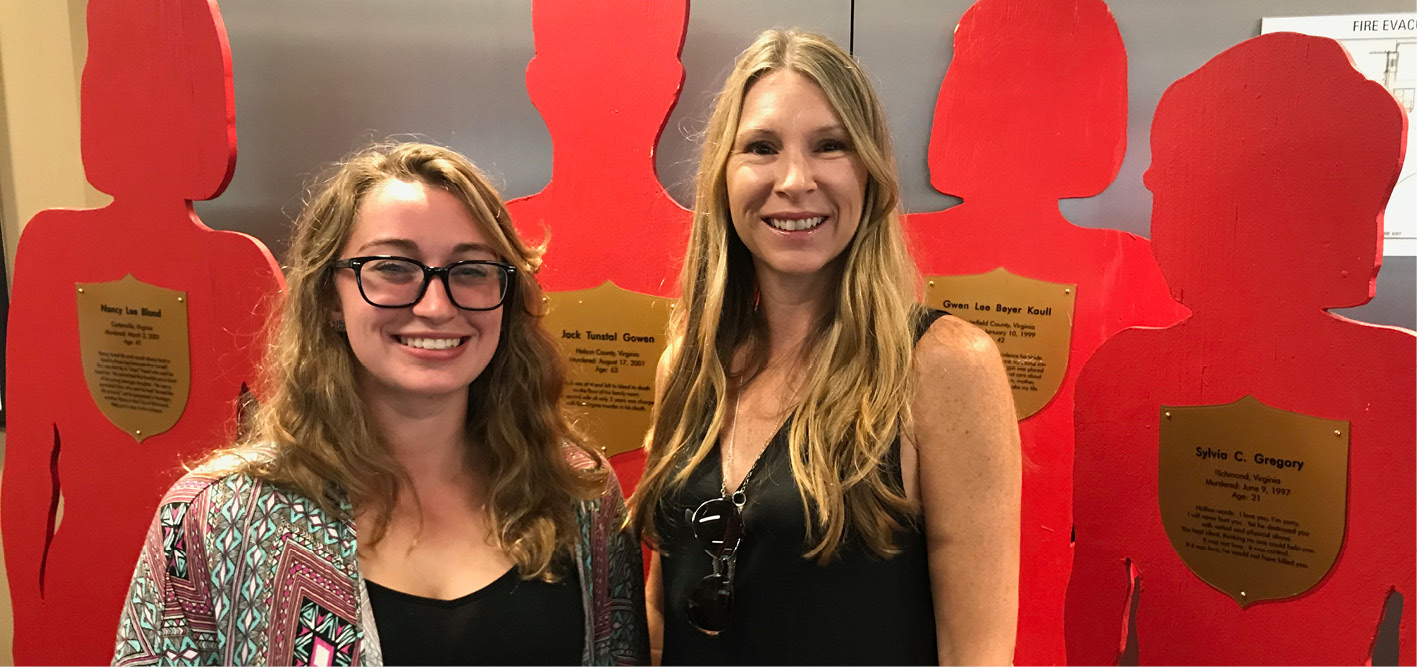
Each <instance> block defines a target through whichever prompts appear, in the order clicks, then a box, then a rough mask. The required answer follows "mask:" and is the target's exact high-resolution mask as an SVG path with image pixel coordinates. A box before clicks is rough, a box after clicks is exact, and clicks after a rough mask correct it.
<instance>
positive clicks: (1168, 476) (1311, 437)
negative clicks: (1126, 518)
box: [1157, 396, 1348, 607]
mask: <svg viewBox="0 0 1417 667" xmlns="http://www.w3.org/2000/svg"><path fill="white" fill-rule="evenodd" d="M1160 435H1161V449H1160V452H1159V454H1160V455H1159V457H1158V458H1159V466H1158V468H1159V470H1158V471H1157V499H1158V501H1159V502H1160V504H1161V523H1162V524H1163V525H1165V527H1166V536H1167V537H1168V538H1170V540H1171V546H1172V547H1174V548H1175V549H1176V553H1177V554H1179V555H1180V556H1181V560H1183V561H1185V563H1186V566H1187V567H1189V568H1191V571H1192V572H1194V573H1195V574H1196V576H1198V577H1200V578H1201V580H1203V581H1205V582H1206V583H1207V584H1210V585H1211V586H1214V587H1215V588H1216V589H1218V590H1220V592H1222V593H1225V594H1226V595H1229V596H1230V597H1231V598H1233V599H1234V600H1235V601H1236V602H1238V603H1240V606H1241V607H1244V606H1246V605H1249V604H1251V603H1254V602H1258V601H1260V600H1278V599H1282V598H1288V597H1293V596H1295V595H1299V594H1300V593H1303V592H1305V591H1307V590H1309V589H1310V588H1313V587H1314V585H1315V584H1317V583H1319V580H1320V579H1323V578H1324V575H1326V574H1328V571H1329V569H1331V568H1332V567H1333V563H1334V560H1335V559H1336V558H1338V549H1339V547H1340V546H1342V544H1343V532H1344V527H1345V517H1346V516H1347V514H1348V510H1347V503H1348V422H1346V421H1333V420H1328V419H1319V418H1317V417H1309V416H1306V415H1301V414H1297V413H1294V412H1286V411H1284V410H1278V409H1275V408H1271V407H1269V406H1267V405H1265V404H1263V403H1260V402H1259V401H1258V400H1256V399H1255V398H1254V397H1253V396H1246V397H1244V398H1242V399H1240V400H1238V401H1235V402H1234V403H1230V404H1228V405H1201V406H1183V407H1171V406H1165V405H1163V406H1161V434H1160Z"/></svg>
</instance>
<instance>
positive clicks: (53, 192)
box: [0, 0, 108, 665]
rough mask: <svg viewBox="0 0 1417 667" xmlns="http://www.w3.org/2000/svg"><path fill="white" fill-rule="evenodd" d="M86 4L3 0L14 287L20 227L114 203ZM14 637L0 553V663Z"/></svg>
mask: <svg viewBox="0 0 1417 667" xmlns="http://www.w3.org/2000/svg"><path fill="white" fill-rule="evenodd" d="M86 6H87V0H0V233H3V235H4V239H5V243H4V250H5V266H6V268H7V270H8V272H9V275H7V276H6V278H7V280H6V285H7V286H8V285H9V284H10V280H9V279H12V278H13V277H14V273H13V272H14V268H15V245H16V244H17V243H18V242H19V240H20V230H22V229H24V225H25V223H27V222H29V219H30V218H32V217H34V214H35V213H38V212H39V211H41V210H43V209H46V208H56V207H89V206H98V205H102V204H103V203H104V202H106V201H107V200H108V198H107V197H106V196H104V195H103V194H101V193H99V192H97V191H95V190H94V189H93V188H92V187H90V186H89V185H88V183H87V182H86V181H85V180H84V171H83V165H82V163H81V162H80V157H79V94H78V91H79V74H80V72H81V71H82V68H83V61H84V54H85V53H86V51H87V48H86V46H87V45H86V42H85V38H84V34H85V33H84V8H85V7H86ZM3 451H4V431H3V430H0V452H3ZM12 640H13V631H12V622H11V618H10V590H9V585H8V583H7V581H6V579H5V577H4V558H3V554H0V664H5V665H10V664H14V660H13V658H12V653H11V646H12Z"/></svg>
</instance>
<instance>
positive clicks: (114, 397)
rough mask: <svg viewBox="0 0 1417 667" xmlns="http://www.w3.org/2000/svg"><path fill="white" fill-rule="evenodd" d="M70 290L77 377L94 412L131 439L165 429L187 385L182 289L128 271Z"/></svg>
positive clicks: (180, 407)
mask: <svg viewBox="0 0 1417 667" xmlns="http://www.w3.org/2000/svg"><path fill="white" fill-rule="evenodd" d="M75 288H76V290H75V291H76V295H75V296H76V300H77V304H78V314H79V320H78V324H79V354H80V358H81V360H82V362H83V366H84V381H85V382H86V383H87V384H88V387H89V395H90V396H93V400H94V403H96V404H97V405H98V409H99V411H100V412H102V413H103V415H104V416H105V417H107V418H108V421H110V422H113V425H114V426H117V427H118V428H120V429H123V430H124V431H125V432H127V433H128V434H129V435H131V436H133V438H134V439H135V440H137V441H138V442H142V441H143V440H144V439H146V438H149V437H152V436H154V435H157V434H159V433H162V432H164V431H166V430H168V429H170V428H172V427H173V425H175V424H176V423H177V420H178V419H180V418H181V417H182V411H183V410H185V409H186V408H187V396H188V393H189V391H190V390H191V385H192V358H191V348H190V347H189V346H188V341H187V338H188V329H187V294H186V292H179V291H176V290H170V289H164V288H161V287H157V286H155V285H149V284H147V283H144V282H142V281H140V280H138V279H137V278H134V277H133V274H131V273H130V274H128V275H126V276H124V277H123V278H122V279H120V280H114V281H111V282H106V283H76V284H75Z"/></svg>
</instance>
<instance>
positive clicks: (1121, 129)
mask: <svg viewBox="0 0 1417 667" xmlns="http://www.w3.org/2000/svg"><path fill="white" fill-rule="evenodd" d="M1126 118H1127V63H1126V53H1125V51H1124V49H1123V47H1122V38H1121V35H1120V34H1119V32H1118V30H1117V24H1116V21H1114V20H1113V18H1112V15H1111V13H1110V11H1109V10H1108V9H1107V6H1106V4H1104V3H1103V2H1102V1H1101V0H1046V1H1043V2H1040V1H1038V0H981V1H980V2H977V3H975V4H974V6H973V7H971V8H970V9H969V10H968V11H967V12H965V14H964V16H963V18H962V19H961V20H960V23H959V27H958V29H957V30H956V31H955V35H954V58H953V60H952V61H951V62H950V66H949V69H948V71H947V72H946V74H945V79H944V83H943V84H942V85H941V87H940V96H939V100H938V103H937V106H936V108H935V119H934V130H933V132H932V134H931V138H930V148H929V165H930V180H931V183H932V184H934V186H935V188H936V189H938V190H940V191H941V192H945V193H948V194H952V195H956V196H958V197H961V198H963V199H964V203H962V204H960V205H958V206H956V207H954V208H951V209H948V210H945V211H941V212H937V213H917V214H913V215H909V216H907V217H906V224H907V226H908V228H909V229H910V231H911V234H912V236H913V237H914V238H913V240H914V244H915V246H916V247H915V251H916V258H917V261H918V263H919V265H920V269H921V271H922V272H923V273H924V274H926V275H972V274H981V273H987V272H990V271H992V270H994V269H996V268H999V267H1003V268H1005V269H1006V270H1008V271H1009V272H1010V273H1013V274H1015V275H1018V276H1023V277H1025V278H1031V279H1034V280H1040V281H1046V282H1050V283H1061V284H1067V285H1076V295H1075V302H1074V319H1073V322H1072V331H1071V335H1070V340H1069V341H1068V358H1067V362H1066V363H1067V368H1066V371H1065V375H1064V376H1063V378H1062V384H1061V386H1060V387H1059V389H1058V391H1057V394H1056V395H1055V396H1054V397H1053V399H1052V400H1051V402H1049V403H1048V404H1047V405H1045V406H1044V407H1043V408H1042V409H1041V410H1040V411H1038V412H1037V413H1035V414H1033V415H1032V416H1029V417H1027V418H1025V419H1023V420H1022V421H1021V422H1020V423H1019V429H1020V432H1021V436H1022V441H1023V452H1024V457H1025V465H1024V471H1023V506H1022V536H1021V538H1022V545H1021V547H1022V551H1021V554H1020V557H1021V561H1022V562H1021V564H1022V567H1021V572H1020V595H1019V628H1018V644H1017V650H1016V652H1015V661H1016V662H1017V663H1018V664H1061V663H1062V662H1063V661H1064V659H1065V655H1064V643H1063V626H1062V617H1063V598H1064V593H1065V590H1066V586H1067V577H1068V572H1069V568H1070V566H1071V561H1072V547H1071V544H1070V530H1071V528H1072V512H1071V507H1070V499H1071V498H1072V456H1073V442H1072V433H1073V424H1072V416H1073V383H1074V381H1075V379H1076V376H1077V372H1078V369H1080V368H1081V367H1082V364H1083V362H1085V361H1086V360H1087V358H1088V357H1089V356H1090V355H1091V354H1092V352H1093V351H1094V350H1096V349H1097V347H1098V346H1099V345H1101V344H1102V342H1103V341H1104V340H1106V339H1107V337H1108V336H1111V335H1112V334H1114V333H1116V332H1118V331H1120V330H1122V329H1123V328H1126V327H1128V326H1134V325H1144V324H1152V325H1162V324H1167V323H1170V322H1174V321H1176V319H1177V318H1179V317H1180V316H1181V314H1182V313H1183V312H1184V311H1182V310H1181V309H1180V308H1179V306H1178V305H1177V304H1176V303H1175V302H1174V301H1173V300H1172V299H1171V298H1170V297H1169V296H1168V295H1167V291H1166V285H1165V282H1164V281H1163V279H1162V277H1161V273H1160V271H1159V270H1158V269H1157V267H1156V262H1155V260H1154V259H1153V258H1152V256H1151V251H1150V247H1149V245H1148V243H1147V241H1146V239H1144V238H1141V237H1138V236H1135V235H1133V234H1128V233H1125V232H1121V231H1116V230H1112V229H1086V228H1082V227H1077V226H1074V225H1073V224H1071V223H1069V222H1068V221H1067V220H1066V219H1064V218H1063V216H1062V214H1061V213H1060V212H1059V211H1058V200H1059V199H1060V198H1068V197H1089V196H1093V195H1096V194H1097V193H1099V192H1101V191H1102V190H1104V189H1105V188H1106V187H1107V185H1108V184H1109V183H1111V182H1112V179H1113V178H1115V177H1116V175H1117V170H1118V169H1119V168H1120V166H1121V163H1122V157H1123V154H1124V153H1125V152H1126ZM931 305H933V306H935V307H939V306H940V304H938V303H934V304H931ZM955 314H957V315H961V316H964V317H966V318H969V315H970V314H969V313H964V312H958V311H955ZM971 319H972V318H971ZM1055 361H1056V360H1055Z"/></svg>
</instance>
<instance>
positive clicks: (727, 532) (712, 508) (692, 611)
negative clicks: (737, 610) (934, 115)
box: [686, 494, 743, 636]
mask: <svg viewBox="0 0 1417 667" xmlns="http://www.w3.org/2000/svg"><path fill="white" fill-rule="evenodd" d="M734 495H735V497H736V496H737V495H739V494H734ZM686 518H687V519H688V521H689V525H690V526H691V527H693V529H694V537H696V538H698V540H699V545H700V546H702V547H703V548H704V551H706V552H708V555H709V556H712V557H713V572H712V573H711V574H709V575H708V576H706V577H704V578H703V579H700V580H699V583H697V584H695V585H694V588H693V590H691V591H689V609H688V616H689V624H690V625H693V626H694V629H696V630H698V631H699V632H702V633H704V634H706V635H709V636H713V635H717V634H718V633H720V632H723V631H724V630H725V629H727V628H728V620H729V617H730V616H731V615H732V612H733V570H734V565H735V563H736V561H737V555H738V545H739V544H740V543H742V541H743V510H742V508H741V507H740V506H739V505H738V504H737V503H735V502H734V500H732V499H729V498H711V499H709V500H705V501H704V502H703V503H702V504H700V505H699V507H698V509H695V510H694V511H693V512H687V511H686Z"/></svg>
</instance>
